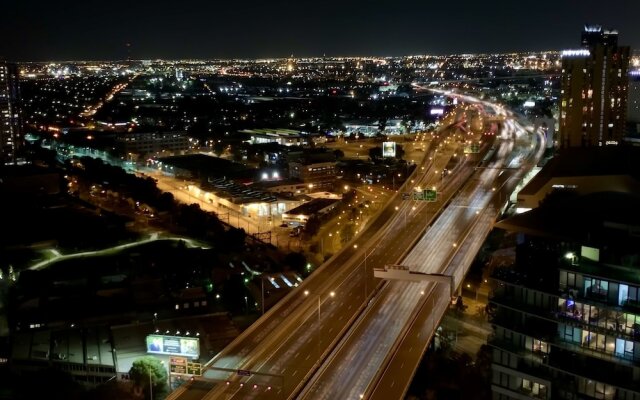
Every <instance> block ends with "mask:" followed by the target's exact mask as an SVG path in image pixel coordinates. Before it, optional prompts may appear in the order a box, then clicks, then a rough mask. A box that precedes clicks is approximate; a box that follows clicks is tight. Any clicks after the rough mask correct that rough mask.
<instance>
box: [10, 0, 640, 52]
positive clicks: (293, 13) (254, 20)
mask: <svg viewBox="0 0 640 400" xmlns="http://www.w3.org/2000/svg"><path fill="white" fill-rule="evenodd" d="M29 3H30V4H29ZM33 3H34V2H19V3H18V2H13V3H12V4H8V5H6V6H5V7H6V8H5V11H6V12H7V14H8V15H12V16H14V17H13V18H11V19H9V20H8V21H7V22H6V23H4V24H3V25H2V27H0V32H1V33H3V34H4V36H8V37H12V38H13V39H12V40H10V41H4V42H2V43H1V44H0V58H4V59H7V60H13V61H46V60H71V59H76V60H81V59H92V60H99V59H100V60H114V59H127V58H132V59H155V58H165V59H184V58H194V59H215V58H263V57H287V56H290V55H294V56H296V57H305V56H322V55H327V56H359V55H371V56H402V55H411V54H451V53H491V52H511V51H534V50H560V49H563V48H570V47H572V46H573V45H574V43H575V42H576V37H577V36H576V33H575V32H576V31H578V30H579V29H580V28H581V27H582V26H583V25H584V24H585V23H597V24H602V25H603V26H605V27H610V26H611V27H615V28H617V29H619V30H620V32H621V33H622V40H623V41H624V42H625V43H628V44H629V45H630V46H631V48H632V49H633V48H638V47H640V27H638V26H637V25H636V24H634V22H633V17H632V16H633V15H637V14H638V12H640V4H638V3H632V2H630V1H626V0H618V1H613V2H608V3H607V4H605V3H604V2H598V1H595V0H589V1H586V2H575V1H564V2H562V3H561V4H556V3H555V2H552V1H549V0H543V1H541V2H538V3H536V5H535V7H534V6H531V7H530V8H527V9H526V10H522V8H521V7H520V6H518V5H516V4H512V3H511V2H508V1H505V0H499V1H496V2H493V3H492V4H490V5H487V4H484V3H483V4H476V2H471V1H461V2H460V3H458V4H457V5H456V6H451V5H449V4H444V3H442V4H424V3H422V2H418V1H406V2H404V4H402V5H401V6H399V5H398V4H397V3H392V2H389V1H386V0H385V1H382V2H379V3H377V4H376V6H375V7H372V6H371V5H369V4H366V3H365V2H363V1H359V0H358V1H353V2H348V3H337V2H335V1H333V0H331V1H327V2H323V3H322V4H320V5H318V4H313V5H312V4H309V3H305V2H302V3H300V2H298V3H296V4H289V3H288V2H286V1H276V2H270V3H268V4H266V3H259V2H257V1H254V0H252V1H248V2H244V3H242V5H241V6H240V5H236V4H233V3H231V4H229V3H227V4H207V3H201V2H189V3H188V4H184V3H181V4H180V5H177V4H175V3H172V2H168V1H160V2H153V3H151V2H147V1H141V2H135V3H134V4H125V3H124V2H122V1H120V0H118V1H115V2H110V3H109V7H108V8H106V7H104V6H102V5H100V4H99V3H88V4H84V3H83V4H80V3H78V2H75V1H70V2H68V3H69V4H67V7H64V8H63V7H60V5H59V4H49V3H43V4H33ZM168 9H171V10H172V12H167V10H168ZM438 16H444V18H441V17H438ZM505 33H508V34H505ZM127 44H129V46H128V45H127Z"/></svg>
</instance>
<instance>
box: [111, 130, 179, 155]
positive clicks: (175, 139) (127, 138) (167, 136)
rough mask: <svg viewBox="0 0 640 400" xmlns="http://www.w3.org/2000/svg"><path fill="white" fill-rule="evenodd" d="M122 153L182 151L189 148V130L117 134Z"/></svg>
mask: <svg viewBox="0 0 640 400" xmlns="http://www.w3.org/2000/svg"><path fill="white" fill-rule="evenodd" d="M116 143H117V145H118V147H119V149H120V151H121V152H122V154H125V155H129V154H135V155H139V156H145V155H159V154H161V153H163V152H165V153H166V152H168V153H178V154H180V153H182V152H185V151H187V150H189V147H190V144H191V141H190V139H189V137H187V132H150V133H125V134H118V135H117V136H116Z"/></svg>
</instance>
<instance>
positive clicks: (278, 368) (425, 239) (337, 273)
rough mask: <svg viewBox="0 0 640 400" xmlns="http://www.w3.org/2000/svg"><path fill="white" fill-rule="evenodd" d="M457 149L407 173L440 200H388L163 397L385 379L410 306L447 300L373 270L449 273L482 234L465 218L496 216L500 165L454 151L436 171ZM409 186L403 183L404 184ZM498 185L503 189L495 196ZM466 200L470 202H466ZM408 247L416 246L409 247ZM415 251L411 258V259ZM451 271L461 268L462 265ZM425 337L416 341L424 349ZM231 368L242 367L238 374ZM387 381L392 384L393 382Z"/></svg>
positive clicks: (444, 144)
mask: <svg viewBox="0 0 640 400" xmlns="http://www.w3.org/2000/svg"><path fill="white" fill-rule="evenodd" d="M446 130H448V128H445V129H444V131H445V132H442V133H447V132H446ZM439 136H440V138H442V137H443V136H446V135H439ZM436 146H437V147H436ZM512 147H513V143H511V142H507V141H504V142H503V143H502V144H501V145H500V150H499V151H498V152H497V156H498V157H499V160H498V161H496V162H497V163H498V165H499V163H501V162H502V163H503V162H505V159H506V157H507V155H508V154H509V152H510V150H512ZM460 150H461V149H459V143H458V142H456V141H454V140H449V139H440V141H434V142H432V146H431V148H430V150H429V152H428V153H427V154H428V155H427V156H425V158H424V160H423V162H422V163H421V164H420V165H419V166H418V168H417V169H416V172H417V173H416V174H415V175H414V176H413V179H414V182H413V184H415V185H416V186H420V187H432V186H437V188H438V192H440V193H441V196H440V201H439V202H438V203H426V202H411V201H402V200H401V199H400V198H398V196H394V198H392V200H391V201H390V203H389V204H388V206H387V207H385V208H383V209H382V210H381V211H380V214H379V215H378V217H377V218H375V219H374V220H373V221H372V223H371V224H370V225H369V226H368V227H366V228H365V229H364V231H363V232H362V233H361V234H360V235H359V236H358V237H357V238H356V239H354V241H353V242H352V243H351V244H350V245H349V246H348V247H347V248H346V249H345V250H344V251H342V252H340V253H339V254H336V255H335V256H334V257H333V258H332V259H331V260H329V261H328V262H327V263H325V264H324V265H323V266H322V267H321V268H319V269H318V270H317V271H316V272H315V273H314V274H313V276H312V277H310V278H309V279H307V280H306V281H305V282H303V284H302V285H301V286H300V287H299V288H297V289H296V290H294V291H293V292H292V293H290V295H288V296H287V297H285V299H283V301H281V302H280V303H279V304H278V305H276V306H275V307H274V308H273V309H271V310H270V311H269V312H268V313H267V314H265V316H263V317H262V318H261V319H260V320H258V321H257V322H256V323H255V324H254V325H253V326H252V327H251V328H249V329H248V330H247V331H245V332H244V333H243V334H242V335H241V336H240V337H238V338H237V339H236V340H235V341H234V342H233V343H231V344H230V345H229V346H228V347H227V348H225V349H224V350H223V351H222V352H221V353H219V354H218V355H216V356H215V357H214V358H213V359H212V360H211V361H210V362H209V363H208V364H207V367H208V368H207V370H206V371H205V373H204V376H203V378H201V379H197V380H195V381H193V382H190V383H189V384H187V385H184V386H182V387H181V388H179V389H178V390H176V391H175V392H174V393H172V394H171V395H170V397H169V398H171V399H213V398H242V399H245V398H265V399H271V398H273V399H281V398H293V397H296V396H298V395H299V396H300V397H307V398H351V395H357V396H359V395H361V394H362V395H365V394H366V395H368V394H369V393H370V394H371V395H375V388H376V387H378V385H376V382H381V380H382V379H383V378H385V377H386V376H388V375H387V374H384V371H385V365H388V363H389V362H393V360H394V358H393V357H392V356H393V355H394V354H397V350H398V349H401V348H402V343H399V344H397V341H398V338H399V337H406V336H404V334H403V333H406V332H407V331H409V330H410V329H412V327H413V326H414V324H415V323H416V322H418V321H420V320H419V319H417V318H414V317H412V316H413V315H414V314H415V312H414V310H415V309H416V307H419V308H420V309H424V308H425V306H424V305H425V304H427V303H425V302H424V300H423V299H431V303H430V304H431V309H433V310H435V309H436V308H438V307H440V308H442V306H446V304H448V299H449V296H448V295H447V296H446V297H445V299H446V301H444V302H442V301H438V302H437V304H436V300H435V299H436V295H437V290H439V286H434V285H430V286H426V287H423V288H421V289H416V288H415V287H413V288H408V287H402V284H406V283H404V282H394V283H385V282H384V281H380V280H377V279H374V277H373V269H374V268H379V267H381V266H383V265H387V264H399V263H401V262H403V263H404V264H406V261H407V260H409V261H410V262H414V263H416V265H418V264H420V263H421V262H422V261H424V260H432V261H430V262H429V263H427V264H425V265H426V267H425V268H427V269H426V270H425V272H429V271H435V272H438V271H447V268H449V266H450V265H452V263H454V262H455V260H456V256H457V255H458V254H467V258H470V259H473V256H475V252H473V253H472V254H471V250H472V249H470V250H469V249H468V250H467V251H466V252H465V251H462V252H461V251H460V250H462V249H467V247H468V246H469V245H468V240H467V239H468V238H471V237H480V236H478V235H476V234H475V233H474V232H473V229H471V228H470V225H469V224H472V225H473V226H476V225H481V226H483V227H485V228H486V227H487V226H489V229H490V225H491V222H492V221H493V218H489V219H487V216H491V215H492V212H491V211H489V212H486V211H485V210H487V209H490V208H489V205H488V204H486V201H485V200H484V199H485V197H483V195H482V194H479V193H481V191H482V190H484V191H485V192H486V191H487V190H489V191H490V192H492V193H493V190H491V188H490V189H487V187H486V186H487V185H488V184H489V183H493V181H492V179H493V178H494V175H497V174H499V170H498V168H491V169H484V170H482V171H483V172H482V173H481V172H478V171H476V170H475V169H474V165H473V163H471V162H469V160H468V159H467V158H465V157H459V158H460V162H459V163H458V167H456V171H455V174H452V175H451V176H449V177H448V178H446V179H445V180H444V181H443V180H442V177H441V174H439V173H438V171H442V169H443V168H444V167H446V166H447V164H448V163H449V161H450V160H451V158H452V157H453V155H454V154H456V153H458V154H461V153H462V152H461V151H460ZM479 174H480V175H479ZM410 182H412V181H411V180H408V181H407V184H409V183H410ZM469 182H471V183H472V184H470V183H469ZM473 182H475V184H473ZM407 189H408V188H404V189H403V190H407ZM502 190H503V188H500V189H499V190H498V191H497V193H501V192H502ZM482 193H484V192H482ZM461 196H471V197H461ZM484 196H486V193H485V195H484ZM465 198H467V199H471V200H473V201H471V202H469V203H468V204H467V203H464V199H465ZM505 198H506V196H505ZM443 206H446V207H443ZM479 220H482V221H483V222H482V224H479V223H478V222H473V221H479ZM425 232H426V235H425ZM433 232H435V233H436V234H433ZM429 238H436V239H437V240H435V239H429ZM429 240H431V242H429ZM416 244H417V245H416ZM412 248H414V249H415V250H413V251H412V252H411V253H410V250H411V249H412ZM416 251H420V252H419V253H416ZM469 254H471V255H470V256H469ZM407 255H408V256H407ZM412 255H413V256H412ZM412 257H413V258H415V260H414V261H411V260H413V258H412ZM421 260H422V261H421ZM461 265H462V264H461ZM453 272H456V273H457V274H460V273H462V274H463V273H464V271H463V269H459V268H457V269H456V270H455V271H453ZM457 282H459V280H458V281H457ZM394 305H395V306H402V308H403V309H404V314H397V315H396V314H395V313H396V312H399V311H398V310H397V309H392V308H393V306H394ZM427 308H428V307H427ZM376 310H378V311H376ZM385 310H387V311H385ZM438 310H439V308H438ZM380 315H383V316H386V317H385V318H386V321H385V322H384V323H383V324H382V325H378V326H377V328H375V329H376V330H372V329H368V328H366V327H368V326H369V325H368V324H370V323H373V322H376V321H380V320H381V319H382V318H381V317H379V316H380ZM401 315H405V316H408V317H409V319H405V320H403V322H402V323H401V324H400V323H394V321H398V322H399V321H400V320H399V319H396V317H400V316H401ZM390 318H391V320H390ZM438 319H439V318H436V317H435V316H434V315H432V316H431V317H430V319H428V320H429V321H430V322H431V328H432V329H431V331H432V330H433V328H434V327H435V326H437V325H436V321H437V320H438ZM389 321H391V323H390V322H389ZM396 325H397V326H399V327H400V328H401V329H400V331H397V330H396V332H395V333H393V332H390V329H389V328H392V327H393V326H396ZM358 329H361V330H360V331H358ZM391 330H392V329H391ZM358 332H360V333H362V335H359V334H358ZM429 336H430V335H426V336H424V337H418V338H417V339H418V340H420V343H423V344H424V345H425V346H426V343H427V342H428V339H429ZM358 339H360V340H358ZM383 341H384V343H387V344H389V343H390V344H391V347H389V346H387V347H384V346H382V343H383ZM362 346H365V347H364V348H363V347H362ZM356 349H357V351H356ZM353 351H356V353H357V354H363V353H366V354H370V355H376V356H377V364H376V362H374V361H372V360H370V359H365V358H363V357H356V358H358V359H360V364H350V363H351V362H353V357H352V356H349V354H351V355H353V354H354V353H353ZM414 353H416V352H415V351H414ZM421 354H422V352H420V356H421ZM418 361H419V358H418ZM362 363H365V364H362ZM336 369H337V370H339V371H342V372H343V373H344V374H343V375H338V378H339V379H337V378H336V377H335V376H334V377H333V378H332V377H330V376H331V373H332V372H333V371H335V370H336ZM345 369H346V371H345ZM238 370H241V373H240V374H239V373H238ZM365 371H366V372H367V373H365ZM408 371H409V370H408ZM412 373H413V370H410V371H409V373H408V374H407V375H408V376H409V378H410V376H411V374H412ZM327 374H328V375H327ZM348 377H352V378H348ZM336 379H337V380H336ZM323 382H324V383H323ZM391 386H392V387H393V386H396V385H395V382H394V383H393V385H391ZM343 395H345V396H343ZM354 398H357V397H354ZM381 398H383V397H381ZM387 398H393V397H387Z"/></svg>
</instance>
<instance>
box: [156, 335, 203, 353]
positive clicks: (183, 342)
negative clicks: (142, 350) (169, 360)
mask: <svg viewBox="0 0 640 400" xmlns="http://www.w3.org/2000/svg"><path fill="white" fill-rule="evenodd" d="M147 353H151V354H167V355H174V356H184V357H191V358H196V357H199V356H200V339H198V338H192V337H180V336H165V335H149V336H147Z"/></svg>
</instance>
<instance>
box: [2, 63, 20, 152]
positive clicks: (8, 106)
mask: <svg viewBox="0 0 640 400" xmlns="http://www.w3.org/2000/svg"><path fill="white" fill-rule="evenodd" d="M19 80H20V71H19V70H18V66H17V65H16V64H11V63H7V62H3V61H0V161H1V162H2V163H15V162H16V161H17V157H18V152H19V151H20V148H21V147H22V142H23V136H22V108H21V107H22V104H21V98H20V83H19Z"/></svg>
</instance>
